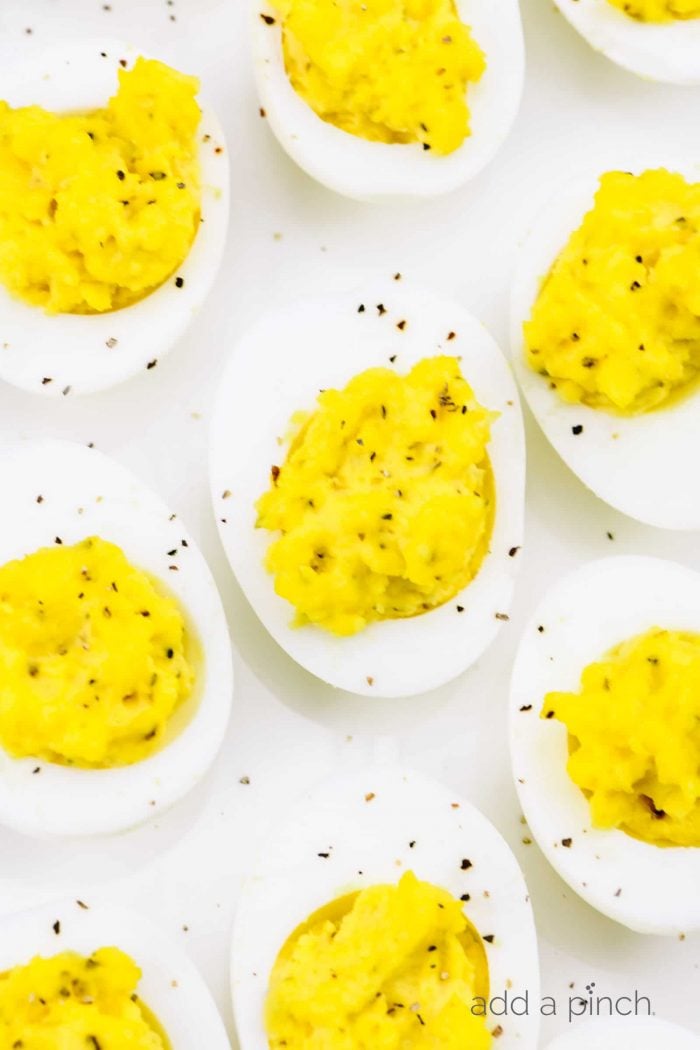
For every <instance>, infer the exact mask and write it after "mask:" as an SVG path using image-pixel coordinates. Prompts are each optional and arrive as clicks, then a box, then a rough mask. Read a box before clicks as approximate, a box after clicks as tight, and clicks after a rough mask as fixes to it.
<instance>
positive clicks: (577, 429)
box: [571, 423, 583, 437]
mask: <svg viewBox="0 0 700 1050" xmlns="http://www.w3.org/2000/svg"><path fill="white" fill-rule="evenodd" d="M571 433H572V434H573V435H574V437H578V436H579V434H583V426H582V425H581V424H580V423H577V424H576V425H575V426H573V427H572V428H571Z"/></svg>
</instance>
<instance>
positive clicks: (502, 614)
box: [494, 612, 510, 621]
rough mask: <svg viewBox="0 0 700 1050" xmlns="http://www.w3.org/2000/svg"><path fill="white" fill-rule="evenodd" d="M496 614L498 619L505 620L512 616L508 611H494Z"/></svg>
mask: <svg viewBox="0 0 700 1050" xmlns="http://www.w3.org/2000/svg"><path fill="white" fill-rule="evenodd" d="M494 616H495V617H496V619H497V620H503V621H506V620H510V616H509V615H508V613H501V612H497V613H494Z"/></svg>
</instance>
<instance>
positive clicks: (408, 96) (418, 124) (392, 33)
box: [274, 0, 486, 154]
mask: <svg viewBox="0 0 700 1050" xmlns="http://www.w3.org/2000/svg"><path fill="white" fill-rule="evenodd" d="M274 3H275V7H276V8H277V10H278V11H279V12H280V15H281V17H282V27H283V50H284V61H285V67H286V70H287V74H288V76H289V78H290V81H291V83H292V86H293V87H294V88H295V90H296V91H297V92H298V94H299V95H300V96H301V97H302V98H303V99H304V100H305V101H306V102H307V103H308V105H309V106H310V107H311V108H312V109H313V110H314V112H315V113H316V114H318V116H319V117H321V118H322V119H323V120H325V121H327V122H329V123H331V124H335V125H336V127H339V128H342V129H343V130H344V131H348V132H350V133H351V134H353V135H357V136H359V137H360V138H364V139H369V140H372V141H377V142H389V143H409V142H417V143H422V145H423V148H424V149H425V150H430V149H432V150H434V151H435V152H436V153H440V154H446V153H452V152H453V151H454V150H456V149H458V148H459V147H460V146H461V145H462V143H463V142H464V140H465V138H467V136H468V135H469V134H470V130H471V129H470V114H469V106H468V103H467V89H468V85H469V84H470V83H476V82H477V81H478V80H480V79H481V77H482V75H483V73H484V70H485V68H486V60H485V57H484V54H483V52H482V50H481V48H480V47H479V45H478V44H477V43H476V42H475V41H474V39H473V38H472V35H471V31H470V29H469V27H468V26H466V25H465V24H464V23H463V22H462V21H461V20H460V18H459V14H458V12H457V8H456V6H455V2H454V0H274Z"/></svg>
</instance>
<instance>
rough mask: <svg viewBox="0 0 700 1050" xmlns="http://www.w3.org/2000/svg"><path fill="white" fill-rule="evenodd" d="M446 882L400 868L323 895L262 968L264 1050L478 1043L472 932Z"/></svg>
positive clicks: (486, 1038)
mask: <svg viewBox="0 0 700 1050" xmlns="http://www.w3.org/2000/svg"><path fill="white" fill-rule="evenodd" d="M462 909H463V905H462V903H461V902H460V901H458V900H456V899H455V898H454V897H453V896H452V895H451V894H450V893H448V892H447V891H446V890H443V889H439V888H438V887H437V886H433V885H431V884H430V883H427V882H420V881H419V880H418V879H417V878H416V877H415V875H414V874H413V873H412V872H407V873H406V874H405V875H404V876H403V877H402V879H401V881H400V882H399V883H398V885H395V886H394V885H378V886H372V887H370V888H368V889H366V890H362V891H361V892H360V893H356V894H351V895H349V896H347V897H343V898H340V899H339V900H336V901H333V902H332V903H331V904H329V905H327V906H326V907H325V908H322V909H321V910H320V911H318V912H316V913H314V914H313V915H312V916H310V918H309V919H308V920H307V921H306V922H305V923H304V924H303V925H302V926H300V927H299V928H298V929H297V930H295V931H294V933H293V934H292V935H291V937H290V938H289V940H288V941H287V943H286V944H285V945H284V947H283V948H282V950H281V952H280V954H279V955H278V957H277V960H276V962H275V965H274V967H273V970H272V974H271V976H270V983H269V989H268V996H267V1002H266V1007H265V1022H266V1027H267V1033H268V1038H269V1045H270V1048H271V1050H281V1048H283V1047H286V1048H287V1050H395V1048H396V1047H399V1046H401V1047H404V1046H405V1047H408V1046H410V1047H412V1048H415V1050H431V1048H434V1047H436V1046H439V1047H441V1048H443V1050H452V1048H453V1050H464V1048H465V1047H469V1048H470V1050H487V1048H488V1047H490V1046H492V1038H491V1034H490V1032H489V1031H488V1028H487V1025H486V1017H485V1016H484V1015H483V1013H481V1012H480V1011H479V1009H478V1007H475V1005H474V1004H475V1000H476V999H477V998H482V999H485V1000H488V996H489V974H488V963H487V960H486V953H485V950H484V945H483V942H482V940H481V937H480V936H479V934H478V933H477V931H476V930H475V929H474V927H473V926H472V925H471V923H470V922H469V920H468V919H467V918H466V917H465V915H464V913H463V910H462Z"/></svg>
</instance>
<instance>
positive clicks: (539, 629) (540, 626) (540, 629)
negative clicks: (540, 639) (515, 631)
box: [537, 624, 544, 634]
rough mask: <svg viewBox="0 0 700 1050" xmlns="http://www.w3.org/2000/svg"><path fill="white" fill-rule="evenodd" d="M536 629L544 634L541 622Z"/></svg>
mask: <svg viewBox="0 0 700 1050" xmlns="http://www.w3.org/2000/svg"><path fill="white" fill-rule="evenodd" d="M537 630H538V631H539V633H540V634H544V627H543V626H542V624H540V625H539V627H538V628H537Z"/></svg>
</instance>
